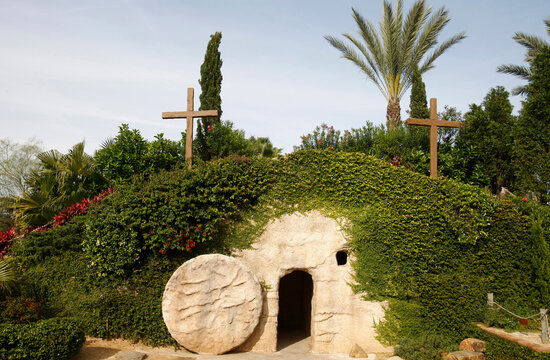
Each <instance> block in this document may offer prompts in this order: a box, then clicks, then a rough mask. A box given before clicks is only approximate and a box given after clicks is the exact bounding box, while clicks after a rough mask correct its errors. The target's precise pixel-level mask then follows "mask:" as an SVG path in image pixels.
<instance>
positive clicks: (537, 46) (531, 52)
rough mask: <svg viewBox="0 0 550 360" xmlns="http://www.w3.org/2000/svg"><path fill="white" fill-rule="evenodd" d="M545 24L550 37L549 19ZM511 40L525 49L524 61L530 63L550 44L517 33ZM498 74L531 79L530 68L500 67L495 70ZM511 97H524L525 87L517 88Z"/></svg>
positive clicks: (538, 38) (536, 37) (534, 37)
mask: <svg viewBox="0 0 550 360" xmlns="http://www.w3.org/2000/svg"><path fill="white" fill-rule="evenodd" d="M543 21H544V23H545V24H546V32H547V33H548V35H550V17H548V18H547V19H544V20H543ZM513 39H514V40H516V42H517V43H518V44H520V45H523V46H525V48H527V53H526V54H525V61H527V62H528V63H531V61H533V59H534V58H535V55H537V54H538V53H540V52H541V51H542V50H544V49H548V48H549V47H550V44H549V43H548V42H546V41H544V40H543V39H541V38H540V37H538V36H533V35H528V34H525V33H522V32H517V33H515V34H514V36H513ZM497 71H498V72H501V73H504V74H511V75H515V76H517V77H519V78H521V79H524V80H529V78H530V77H531V68H529V67H527V66H522V65H512V64H508V65H500V66H499V67H498V68H497ZM512 94H513V95H526V86H525V85H523V86H518V87H516V88H515V89H513V90H512Z"/></svg>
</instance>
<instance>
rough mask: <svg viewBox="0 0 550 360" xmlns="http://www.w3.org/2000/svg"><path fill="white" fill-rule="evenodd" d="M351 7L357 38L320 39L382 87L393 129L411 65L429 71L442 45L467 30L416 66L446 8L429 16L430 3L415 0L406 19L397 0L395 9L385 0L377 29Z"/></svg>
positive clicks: (434, 40)
mask: <svg viewBox="0 0 550 360" xmlns="http://www.w3.org/2000/svg"><path fill="white" fill-rule="evenodd" d="M352 11H353V18H354V19H355V22H356V23H357V26H358V27H359V31H358V33H359V36H360V39H358V38H356V37H354V36H352V35H350V34H343V36H344V37H345V38H346V39H348V40H349V41H350V42H351V43H352V44H353V46H351V45H348V44H347V43H346V42H344V41H342V40H340V39H337V38H335V37H333V36H325V39H326V40H327V41H328V42H329V43H330V44H331V45H332V46H334V47H335V48H336V49H338V50H339V51H340V52H341V53H342V57H343V58H345V59H348V60H350V61H351V62H353V63H354V64H355V65H357V66H358V67H359V68H360V69H361V70H362V71H363V72H364V73H365V74H366V75H367V77H368V78H369V79H370V80H371V81H372V82H374V84H375V85H376V86H377V87H378V89H379V90H380V92H382V94H383V95H384V97H385V98H386V100H387V102H388V106H387V111H386V119H387V127H388V129H395V128H397V127H399V126H400V124H401V106H400V105H399V102H400V101H401V98H402V97H403V95H404V94H405V92H406V91H407V89H408V88H409V87H410V86H411V73H412V71H413V69H414V68H415V66H419V68H418V69H419V71H420V73H421V74H423V73H424V72H426V71H428V70H430V69H431V68H433V67H434V65H433V63H434V61H435V60H436V59H437V58H438V57H439V56H440V55H441V54H443V53H444V52H445V50H447V49H448V48H449V47H451V46H452V45H454V44H456V43H458V42H459V41H460V40H462V39H464V38H465V37H466V35H465V34H464V33H463V32H461V33H459V34H456V35H454V36H453V37H451V38H450V39H449V40H447V41H444V42H443V43H441V44H440V45H439V46H437V47H436V48H435V49H434V50H433V52H432V53H431V54H429V55H427V57H426V58H425V59H424V62H423V63H422V65H419V64H420V61H421V60H422V59H423V58H424V56H425V55H426V54H427V52H428V50H430V49H431V48H433V47H434V46H436V45H437V43H438V41H437V36H438V35H439V34H440V33H441V31H442V30H443V28H444V27H445V25H447V23H448V22H449V20H450V19H449V18H448V17H447V10H446V9H445V8H441V9H439V10H438V11H436V12H435V13H434V14H433V15H432V16H431V17H430V15H431V13H432V8H431V7H430V6H427V5H426V4H425V2H424V0H418V1H416V2H415V3H414V4H413V6H412V8H411V10H410V11H409V13H408V14H407V16H406V18H405V17H404V16H403V1H402V0H397V3H396V6H395V9H392V7H391V4H390V3H389V2H388V1H384V11H383V15H382V20H381V21H380V29H379V32H377V30H376V29H375V27H374V25H373V24H372V23H371V22H370V21H368V20H365V19H364V18H363V17H362V16H361V15H360V14H359V13H358V12H357V11H356V10H355V9H353V8H352Z"/></svg>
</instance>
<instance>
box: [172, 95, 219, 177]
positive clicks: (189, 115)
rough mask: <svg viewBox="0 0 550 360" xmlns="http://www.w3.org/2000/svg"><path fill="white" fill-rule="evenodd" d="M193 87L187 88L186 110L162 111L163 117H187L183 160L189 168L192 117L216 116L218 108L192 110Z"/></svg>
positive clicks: (190, 162) (191, 150)
mask: <svg viewBox="0 0 550 360" xmlns="http://www.w3.org/2000/svg"><path fill="white" fill-rule="evenodd" d="M194 99H195V89H193V88H187V111H173V112H163V113H162V118H163V119H183V118H186V119H187V137H186V140H185V162H186V163H187V168H188V169H191V165H192V164H193V118H200V117H213V116H218V110H202V111H194V110H193V109H194Z"/></svg>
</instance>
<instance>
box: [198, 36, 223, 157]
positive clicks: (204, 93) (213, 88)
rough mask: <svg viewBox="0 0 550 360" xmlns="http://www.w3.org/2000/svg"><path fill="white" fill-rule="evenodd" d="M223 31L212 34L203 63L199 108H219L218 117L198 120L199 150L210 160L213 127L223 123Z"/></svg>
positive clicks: (211, 155)
mask: <svg viewBox="0 0 550 360" xmlns="http://www.w3.org/2000/svg"><path fill="white" fill-rule="evenodd" d="M221 40H222V33H221V32H216V33H215V34H214V35H210V41H209V42H208V46H207V48H206V54H205V55H204V62H203V63H202V65H201V78H200V80H199V84H200V86H201V95H200V103H201V105H200V108H199V110H218V116H217V117H208V118H202V119H200V120H199V121H198V122H197V141H196V144H197V151H198V153H199V156H200V157H201V158H202V159H203V160H210V159H211V158H212V157H213V154H212V151H211V146H210V145H209V142H211V141H212V140H214V139H211V138H212V137H213V136H215V132H213V131H212V130H213V128H214V127H216V126H220V125H221V120H220V119H221V115H222V99H221V96H220V93H221V90H222V71H221V69H222V63H223V61H222V59H221V54H220V52H219V51H218V48H219V46H220V42H221Z"/></svg>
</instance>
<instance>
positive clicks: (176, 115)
mask: <svg viewBox="0 0 550 360" xmlns="http://www.w3.org/2000/svg"><path fill="white" fill-rule="evenodd" d="M209 116H218V110H200V111H172V112H163V113H162V118H163V119H182V118H188V117H193V118H197V117H209Z"/></svg>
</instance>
